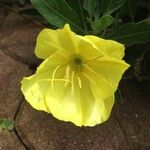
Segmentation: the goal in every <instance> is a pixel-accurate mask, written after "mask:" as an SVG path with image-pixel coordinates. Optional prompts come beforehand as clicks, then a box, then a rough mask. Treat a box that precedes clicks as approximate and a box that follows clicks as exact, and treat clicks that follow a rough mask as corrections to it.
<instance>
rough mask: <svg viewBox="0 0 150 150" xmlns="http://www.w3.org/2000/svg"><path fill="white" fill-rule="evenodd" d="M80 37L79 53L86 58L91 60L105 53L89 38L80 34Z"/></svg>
mask: <svg viewBox="0 0 150 150" xmlns="http://www.w3.org/2000/svg"><path fill="white" fill-rule="evenodd" d="M78 37H79V38H80V41H79V44H78V47H79V55H80V56H81V57H83V58H85V59H86V60H91V59H94V58H97V57H102V56H104V54H103V53H102V52H101V51H100V50H99V49H98V48H97V47H96V46H95V45H94V44H93V43H92V42H91V41H90V40H89V39H86V38H83V37H81V36H78Z"/></svg>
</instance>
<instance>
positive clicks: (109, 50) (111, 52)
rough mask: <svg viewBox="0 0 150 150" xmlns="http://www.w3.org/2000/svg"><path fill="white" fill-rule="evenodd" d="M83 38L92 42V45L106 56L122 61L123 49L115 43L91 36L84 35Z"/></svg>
mask: <svg viewBox="0 0 150 150" xmlns="http://www.w3.org/2000/svg"><path fill="white" fill-rule="evenodd" d="M84 38H85V39H89V40H90V41H91V42H93V44H95V45H96V46H97V48H98V49H99V50H101V51H102V52H103V53H104V54H105V55H107V56H110V57H113V58H117V59H122V58H123V57H124V50H125V47H124V45H122V44H120V43H118V42H116V41H113V40H106V39H102V38H99V37H96V36H93V35H86V36H84Z"/></svg>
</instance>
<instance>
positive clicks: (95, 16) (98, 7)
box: [94, 0, 101, 21]
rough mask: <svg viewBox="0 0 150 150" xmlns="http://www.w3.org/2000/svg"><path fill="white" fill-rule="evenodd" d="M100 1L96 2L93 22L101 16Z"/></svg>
mask: <svg viewBox="0 0 150 150" xmlns="http://www.w3.org/2000/svg"><path fill="white" fill-rule="evenodd" d="M100 2H101V0H97V5H96V8H95V11H94V19H95V21H96V20H98V19H99V18H100V16H101V6H100V5H101V4H100Z"/></svg>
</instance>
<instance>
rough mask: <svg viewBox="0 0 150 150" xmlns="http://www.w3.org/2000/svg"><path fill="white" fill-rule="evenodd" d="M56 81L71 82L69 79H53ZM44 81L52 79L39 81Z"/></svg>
mask: <svg viewBox="0 0 150 150" xmlns="http://www.w3.org/2000/svg"><path fill="white" fill-rule="evenodd" d="M53 80H54V81H64V82H68V83H70V81H69V80H67V79H53ZM42 81H50V82H51V81H52V79H41V80H38V82H42Z"/></svg>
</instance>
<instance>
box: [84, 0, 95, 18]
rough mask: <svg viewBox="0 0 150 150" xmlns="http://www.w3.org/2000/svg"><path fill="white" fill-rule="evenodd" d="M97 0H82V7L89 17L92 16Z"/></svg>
mask: <svg viewBox="0 0 150 150" xmlns="http://www.w3.org/2000/svg"><path fill="white" fill-rule="evenodd" d="M96 5H97V0H84V3H83V8H84V9H85V10H87V11H88V13H89V16H90V18H92V17H93V15H94V11H95V8H96Z"/></svg>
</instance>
